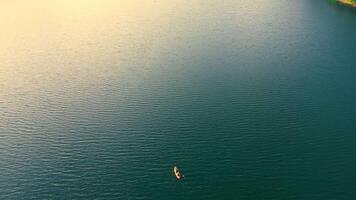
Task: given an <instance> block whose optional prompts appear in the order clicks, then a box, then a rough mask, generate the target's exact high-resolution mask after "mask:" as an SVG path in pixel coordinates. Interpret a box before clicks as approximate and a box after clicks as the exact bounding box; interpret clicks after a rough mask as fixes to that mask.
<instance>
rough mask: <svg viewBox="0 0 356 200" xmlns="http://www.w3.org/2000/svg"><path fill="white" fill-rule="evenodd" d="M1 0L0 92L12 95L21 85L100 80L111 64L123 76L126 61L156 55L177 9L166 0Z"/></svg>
mask: <svg viewBox="0 0 356 200" xmlns="http://www.w3.org/2000/svg"><path fill="white" fill-rule="evenodd" d="M0 4H1V6H0V21H1V23H0V30H1V32H0V43H1V48H0V91H1V92H0V95H1V97H2V99H6V98H9V99H8V100H10V99H13V98H14V97H13V95H11V93H13V91H16V90H18V89H19V88H22V89H25V90H26V91H28V92H29V93H34V92H37V91H38V90H39V89H44V88H47V89H49V90H51V91H56V90H57V89H58V87H61V86H63V85H66V84H68V83H71V84H78V87H76V88H79V89H80V88H81V86H80V85H81V84H82V83H84V82H86V83H88V82H90V80H92V83H93V84H100V81H98V79H99V78H98V76H100V75H101V76H105V73H106V71H108V70H107V69H108V68H110V69H111V70H112V68H114V69H115V70H116V71H117V72H118V73H117V75H118V76H120V73H119V72H120V71H125V70H128V67H127V63H129V62H130V64H131V65H132V63H137V62H139V61H136V60H138V59H137V58H142V57H144V56H155V55H154V54H155V51H154V49H155V48H156V49H157V48H158V47H157V46H158V45H160V44H159V43H154V41H155V40H157V39H158V38H156V36H157V33H159V32H160V31H161V30H162V28H161V27H162V26H166V27H167V26H169V24H170V23H171V22H172V21H173V17H172V15H170V14H169V13H170V12H171V11H172V10H173V9H174V10H177V9H178V6H177V5H176V4H172V3H168V2H166V3H165V2H160V3H158V2H156V1H140V0H134V1H132V0H121V1H114V0H109V1H99V0H78V1H72V0H51V1H47V0H37V1H9V2H1V3H0ZM172 30H173V29H172ZM161 41H164V40H161ZM146 64H147V63H146ZM83 85H84V84H83Z"/></svg>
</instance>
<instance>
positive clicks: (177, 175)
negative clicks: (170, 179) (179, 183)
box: [173, 166, 184, 180]
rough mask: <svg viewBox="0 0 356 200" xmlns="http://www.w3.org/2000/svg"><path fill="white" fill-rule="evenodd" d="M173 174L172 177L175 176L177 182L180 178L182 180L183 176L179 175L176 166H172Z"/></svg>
mask: <svg viewBox="0 0 356 200" xmlns="http://www.w3.org/2000/svg"><path fill="white" fill-rule="evenodd" d="M173 172H174V175H175V176H176V178H177V179H178V180H179V179H181V178H183V177H184V176H183V175H182V173H180V171H179V169H178V167H177V166H174V167H173Z"/></svg>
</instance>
